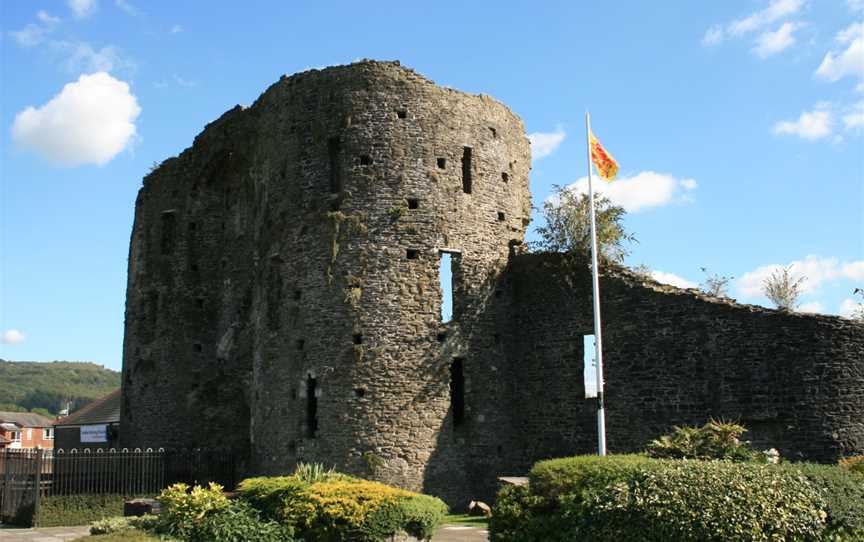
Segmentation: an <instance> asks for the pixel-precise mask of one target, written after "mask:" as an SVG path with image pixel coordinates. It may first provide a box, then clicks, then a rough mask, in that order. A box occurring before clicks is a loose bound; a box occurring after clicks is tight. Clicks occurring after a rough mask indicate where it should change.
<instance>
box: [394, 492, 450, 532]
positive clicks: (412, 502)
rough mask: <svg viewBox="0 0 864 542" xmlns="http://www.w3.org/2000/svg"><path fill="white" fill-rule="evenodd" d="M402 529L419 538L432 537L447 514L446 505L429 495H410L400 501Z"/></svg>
mask: <svg viewBox="0 0 864 542" xmlns="http://www.w3.org/2000/svg"><path fill="white" fill-rule="evenodd" d="M400 505H401V509H402V529H403V530H404V531H405V532H406V533H408V534H410V535H411V536H413V537H414V538H419V539H420V540H428V539H430V538H432V535H433V534H435V531H437V530H438V527H440V526H441V522H443V521H444V518H445V517H446V516H447V512H448V510H447V505H446V504H444V502H443V501H442V500H441V499H438V498H436V497H430V496H429V495H416V494H414V495H411V496H410V497H407V498H405V499H403V500H402V502H401V503H400Z"/></svg>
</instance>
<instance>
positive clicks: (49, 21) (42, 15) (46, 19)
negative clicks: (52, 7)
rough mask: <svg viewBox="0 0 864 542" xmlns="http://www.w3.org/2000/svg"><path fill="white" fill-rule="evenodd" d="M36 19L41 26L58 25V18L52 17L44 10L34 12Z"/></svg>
mask: <svg viewBox="0 0 864 542" xmlns="http://www.w3.org/2000/svg"><path fill="white" fill-rule="evenodd" d="M36 18H37V19H39V21H40V22H42V23H43V24H46V25H49V26H54V25H56V24H58V23H60V17H53V16H51V14H50V13H48V12H47V11H45V10H44V9H40V10H39V11H37V12H36Z"/></svg>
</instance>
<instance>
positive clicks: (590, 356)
mask: <svg viewBox="0 0 864 542" xmlns="http://www.w3.org/2000/svg"><path fill="white" fill-rule="evenodd" d="M594 349H595V345H594V335H585V336H583V337H582V382H583V384H584V385H585V398H586V399H594V398H596V397H597V360H596V359H595V357H594Z"/></svg>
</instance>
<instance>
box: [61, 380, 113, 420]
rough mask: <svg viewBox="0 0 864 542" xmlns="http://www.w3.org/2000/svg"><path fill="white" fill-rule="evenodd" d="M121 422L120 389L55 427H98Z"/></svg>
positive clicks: (67, 417) (97, 400) (66, 418)
mask: <svg viewBox="0 0 864 542" xmlns="http://www.w3.org/2000/svg"><path fill="white" fill-rule="evenodd" d="M119 422H120V388H117V389H116V390H114V391H112V392H111V393H109V394H108V395H106V396H105V397H102V398H99V399H96V400H95V401H93V402H92V403H90V404H89V405H87V406H85V407H84V408H82V409H80V410H78V411H77V412H73V413H72V414H70V415H68V416H66V417H65V418H60V419H59V420H57V421H56V422H54V425H55V426H58V427H62V426H64V425H98V424H103V423H105V424H108V423H119Z"/></svg>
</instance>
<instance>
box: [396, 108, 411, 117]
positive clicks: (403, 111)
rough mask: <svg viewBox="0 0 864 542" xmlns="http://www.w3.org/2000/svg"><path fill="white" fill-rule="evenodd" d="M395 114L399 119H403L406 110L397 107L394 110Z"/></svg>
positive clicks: (405, 115) (406, 113) (406, 114)
mask: <svg viewBox="0 0 864 542" xmlns="http://www.w3.org/2000/svg"><path fill="white" fill-rule="evenodd" d="M396 116H397V117H398V118H400V119H404V118H405V117H407V116H408V111H406V110H404V109H399V110H397V111H396Z"/></svg>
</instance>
